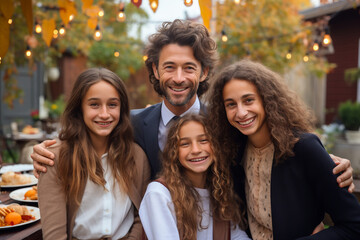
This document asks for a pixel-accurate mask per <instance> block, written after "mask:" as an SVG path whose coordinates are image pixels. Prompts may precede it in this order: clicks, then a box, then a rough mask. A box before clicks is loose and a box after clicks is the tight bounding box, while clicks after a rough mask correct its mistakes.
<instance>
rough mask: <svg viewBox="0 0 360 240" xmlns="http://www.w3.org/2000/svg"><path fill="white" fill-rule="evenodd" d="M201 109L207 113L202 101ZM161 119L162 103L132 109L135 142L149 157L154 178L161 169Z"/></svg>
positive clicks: (152, 177)
mask: <svg viewBox="0 0 360 240" xmlns="http://www.w3.org/2000/svg"><path fill="white" fill-rule="evenodd" d="M200 111H201V112H202V113H204V114H206V107H205V105H204V104H202V103H200ZM160 119H161V103H157V104H155V105H152V106H150V107H148V108H144V109H134V110H131V122H132V126H133V128H134V135H135V136H134V137H135V142H136V143H137V144H139V145H140V147H141V148H142V149H143V150H144V152H145V154H146V156H147V158H148V159H149V164H150V168H151V179H152V180H154V179H155V176H156V174H157V173H158V172H159V171H160V169H161V163H160V155H159V154H160V147H159V140H158V132H159V124H160Z"/></svg>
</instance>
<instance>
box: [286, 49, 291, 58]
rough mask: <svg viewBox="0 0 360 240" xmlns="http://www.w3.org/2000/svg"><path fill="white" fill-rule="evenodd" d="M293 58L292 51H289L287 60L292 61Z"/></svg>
mask: <svg viewBox="0 0 360 240" xmlns="http://www.w3.org/2000/svg"><path fill="white" fill-rule="evenodd" d="M291 57H292V54H291V50H289V51H288V52H287V54H286V59H287V60H290V59H291Z"/></svg>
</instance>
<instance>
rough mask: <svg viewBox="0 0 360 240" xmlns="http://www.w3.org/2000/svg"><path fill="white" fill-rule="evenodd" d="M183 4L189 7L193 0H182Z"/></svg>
mask: <svg viewBox="0 0 360 240" xmlns="http://www.w3.org/2000/svg"><path fill="white" fill-rule="evenodd" d="M184 4H185V6H187V7H190V6H191V5H192V4H193V0H184Z"/></svg>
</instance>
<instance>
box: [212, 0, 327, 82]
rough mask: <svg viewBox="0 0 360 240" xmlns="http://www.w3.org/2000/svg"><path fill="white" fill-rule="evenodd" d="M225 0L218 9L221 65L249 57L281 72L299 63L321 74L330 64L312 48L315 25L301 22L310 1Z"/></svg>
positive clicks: (219, 4)
mask: <svg viewBox="0 0 360 240" xmlns="http://www.w3.org/2000/svg"><path fill="white" fill-rule="evenodd" d="M239 2H240V3H239V4H236V3H235V2H234V0H224V1H222V2H221V3H218V5H217V9H216V19H217V24H216V27H217V32H221V33H222V35H223V36H225V35H226V37H227V41H226V42H224V41H219V42H218V49H219V53H220V57H221V60H222V61H221V63H222V64H228V63H231V62H233V61H235V60H238V59H240V58H244V57H248V58H251V59H252V60H255V61H259V62H262V63H263V64H265V65H266V66H268V67H270V68H272V69H273V70H275V71H278V72H281V73H282V72H285V71H287V70H288V69H289V68H291V67H293V66H294V65H296V64H298V63H299V62H302V61H304V57H305V61H307V63H308V64H307V67H308V68H309V69H310V70H311V71H313V72H315V73H317V74H318V75H322V74H324V73H325V72H326V70H328V68H329V65H328V64H327V62H326V61H325V60H324V59H321V58H318V57H315V56H314V55H313V54H312V53H311V51H310V44H311V42H312V25H311V24H309V23H306V22H303V21H302V16H301V15H300V14H299V10H300V9H303V8H305V7H310V1H309V0H241V1H239Z"/></svg>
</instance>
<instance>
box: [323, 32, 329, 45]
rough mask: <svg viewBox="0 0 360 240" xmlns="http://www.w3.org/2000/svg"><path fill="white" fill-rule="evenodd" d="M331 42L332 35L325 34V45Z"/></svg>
mask: <svg viewBox="0 0 360 240" xmlns="http://www.w3.org/2000/svg"><path fill="white" fill-rule="evenodd" d="M330 43H331V37H330V34H325V35H324V39H323V44H324V45H325V46H328V45H329V44H330Z"/></svg>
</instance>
